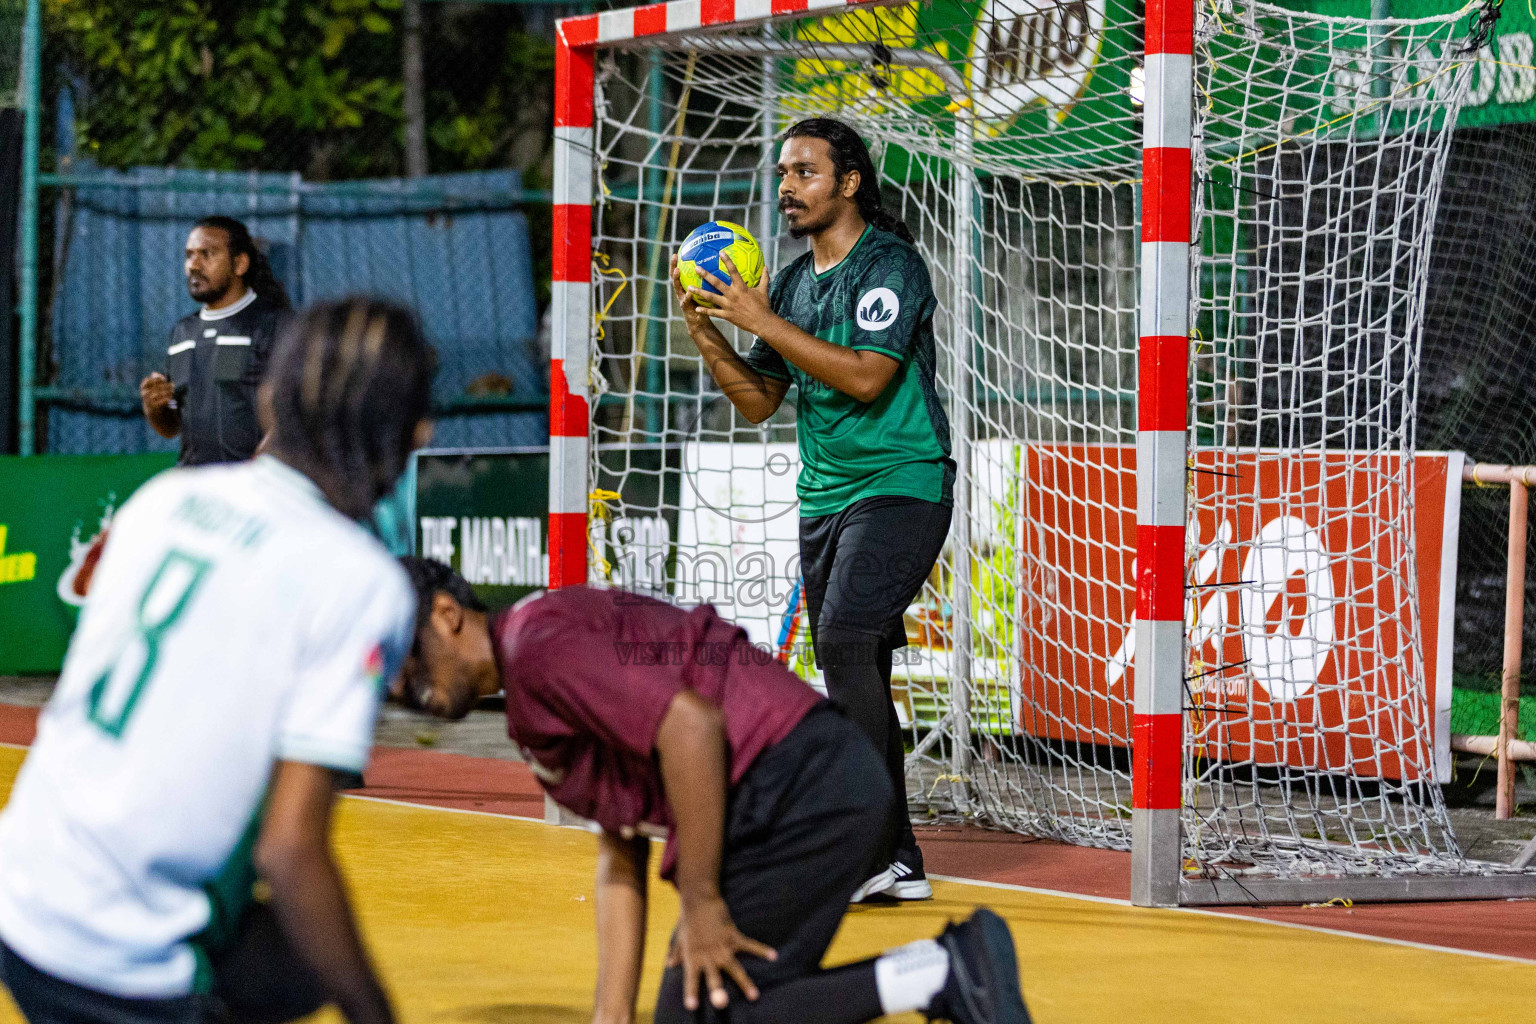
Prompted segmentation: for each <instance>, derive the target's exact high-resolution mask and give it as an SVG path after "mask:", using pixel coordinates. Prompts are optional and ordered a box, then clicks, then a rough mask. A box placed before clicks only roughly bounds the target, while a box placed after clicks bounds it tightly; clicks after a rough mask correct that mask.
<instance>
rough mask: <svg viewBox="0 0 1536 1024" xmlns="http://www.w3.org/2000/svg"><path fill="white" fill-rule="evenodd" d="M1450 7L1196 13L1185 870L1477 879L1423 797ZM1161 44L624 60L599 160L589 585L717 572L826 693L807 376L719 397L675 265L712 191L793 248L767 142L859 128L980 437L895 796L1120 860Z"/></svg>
mask: <svg viewBox="0 0 1536 1024" xmlns="http://www.w3.org/2000/svg"><path fill="white" fill-rule="evenodd" d="M1466 13H1467V12H1463V14H1462V15H1458V16H1447V17H1444V18H1439V19H1430V20H1425V21H1414V22H1407V21H1392V22H1375V23H1367V22H1363V21H1356V20H1343V19H1326V18H1322V17H1318V16H1313V15H1306V14H1299V13H1295V12H1289V11H1285V10H1282V9H1279V8H1275V7H1269V6H1266V5H1262V4H1252V3H1218V4H1215V5H1207V6H1204V7H1202V8H1201V9H1200V10H1199V13H1198V15H1197V20H1198V27H1197V41H1196V49H1197V57H1196V96H1195V115H1196V123H1195V153H1194V167H1195V176H1196V180H1197V195H1196V232H1197V238H1196V242H1195V245H1194V250H1195V256H1194V259H1193V264H1194V265H1193V267H1192V272H1193V277H1192V282H1193V289H1194V295H1195V300H1194V303H1193V306H1194V308H1193V310H1192V313H1193V314H1194V321H1193V322H1194V324H1195V330H1194V331H1193V332H1192V333H1193V335H1194V340H1193V344H1192V348H1193V350H1194V355H1193V357H1192V365H1191V381H1192V385H1193V386H1192V390H1191V423H1192V427H1191V432H1190V437H1189V443H1190V448H1191V457H1190V472H1189V474H1188V488H1189V495H1190V498H1191V501H1190V508H1191V513H1190V519H1189V530H1188V536H1189V557H1188V559H1187V565H1186V567H1185V572H1186V584H1187V586H1188V591H1187V592H1188V594H1189V595H1190V600H1189V601H1188V605H1189V642H1188V654H1189V659H1188V660H1189V670H1188V673H1187V674H1188V676H1189V680H1190V682H1189V685H1188V687H1187V699H1186V722H1185V742H1186V756H1185V762H1186V769H1185V792H1184V805H1185V810H1184V834H1185V846H1186V871H1187V872H1190V873H1194V874H1199V873H1211V872H1219V873H1222V874H1226V875H1231V874H1237V875H1241V874H1242V873H1244V872H1253V873H1259V874H1267V875H1272V876H1273V875H1278V876H1283V877H1293V876H1306V875H1311V874H1317V873H1320V872H1321V873H1326V874H1339V873H1347V872H1352V871H1368V872H1372V873H1395V872H1406V871H1422V870H1435V871H1444V870H1468V869H1469V868H1470V867H1471V866H1470V865H1469V864H1467V862H1464V861H1462V860H1461V858H1460V854H1459V852H1458V851H1457V848H1456V845H1455V841H1454V839H1453V837H1452V836H1451V834H1450V830H1449V825H1448V821H1447V818H1446V815H1445V811H1444V807H1443V805H1442V804H1441V802H1440V796H1439V792H1438V789H1437V787H1436V786H1435V785H1433V784H1432V780H1433V777H1434V770H1435V765H1434V763H1433V761H1434V744H1433V742H1432V733H1431V729H1432V723H1433V719H1434V709H1435V701H1434V699H1433V696H1432V687H1433V685H1434V667H1435V666H1434V663H1433V661H1432V660H1431V659H1428V656H1427V655H1426V650H1425V644H1426V641H1425V636H1424V633H1425V629H1426V623H1425V621H1424V619H1425V618H1426V617H1427V618H1428V619H1430V620H1433V619H1434V618H1435V615H1436V613H1435V612H1434V610H1433V608H1428V610H1425V609H1424V608H1421V603H1422V602H1421V601H1420V578H1419V577H1420V575H1421V574H1422V569H1423V565H1424V564H1425V558H1426V557H1427V556H1425V555H1423V554H1422V552H1424V551H1425V550H1428V549H1429V548H1431V547H1432V548H1433V549H1434V550H1435V551H1438V550H1439V549H1438V543H1436V544H1434V545H1429V544H1426V543H1419V544H1417V545H1416V544H1415V538H1416V529H1418V528H1419V527H1420V526H1421V525H1422V522H1423V517H1422V516H1421V515H1419V513H1418V512H1416V509H1420V508H1421V507H1422V506H1423V505H1424V501H1425V498H1424V495H1425V494H1426V493H1431V494H1432V492H1433V489H1434V487H1435V486H1438V487H1439V488H1440V492H1439V499H1438V500H1440V501H1441V502H1442V503H1443V501H1444V492H1445V479H1444V466H1443V464H1442V463H1426V464H1425V465H1428V466H1429V468H1428V469H1427V470H1425V469H1423V467H1420V471H1418V472H1416V459H1415V453H1414V417H1413V409H1414V397H1415V388H1416V373H1417V361H1418V359H1417V352H1418V345H1419V340H1420V333H1421V326H1422V312H1421V308H1420V307H1421V302H1422V295H1423V282H1424V276H1425V274H1424V263H1425V257H1426V252H1427V248H1428V244H1429V233H1430V229H1431V227H1432V225H1433V221H1434V212H1435V203H1436V197H1437V189H1438V184H1439V180H1440V176H1441V172H1442V164H1443V158H1444V153H1445V148H1446V145H1447V140H1448V137H1449V134H1450V133H1449V130H1448V126H1449V125H1451V124H1452V123H1453V122H1454V113H1455V108H1456V106H1457V104H1458V102H1459V98H1460V96H1461V94H1462V92H1463V91H1464V89H1465V85H1466V82H1465V75H1464V70H1463V65H1464V63H1465V58H1463V57H1461V56H1460V55H1459V53H1460V48H1461V46H1462V41H1463V40H1464V38H1465V36H1466V34H1467V31H1468V20H1467V18H1466ZM1141 33H1142V26H1141V24H1140V20H1139V15H1138V14H1137V9H1136V8H1134V7H1131V6H1128V5H1126V4H1124V3H1120V2H1113V0H1071V2H1065V3H1043V2H1042V3H1039V4H1036V3H1032V2H1030V0H988V2H982V3H980V4H977V3H976V2H974V0H972V2H969V3H951V2H935V3H932V4H926V5H918V4H907V5H901V6H890V7H883V8H868V9H863V10H859V11H856V12H851V13H847V14H841V15H838V16H835V17H830V18H823V19H814V18H808V19H804V20H800V21H788V22H780V23H778V24H776V25H774V26H772V27H771V28H754V29H752V30H750V31H747V30H733V31H725V32H712V33H700V34H698V35H695V36H690V37H671V38H667V39H664V40H660V41H658V40H646V41H642V42H637V43H633V44H628V45H627V46H624V47H607V48H603V49H601V50H600V51H599V58H598V84H597V94H596V106H597V130H596V140H595V147H596V152H595V154H594V166H595V168H596V172H597V177H598V183H599V188H598V204H599V205H598V213H597V220H596V229H595V230H596V241H595V247H596V250H597V254H598V255H597V259H596V263H595V273H594V281H595V283H596V286H597V308H598V309H599V310H600V311H601V316H600V317H599V335H600V337H599V338H598V341H597V342H596V345H595V357H594V365H593V370H592V377H593V385H594V388H595V389H596V390H597V391H598V392H600V393H601V395H600V398H599V399H598V400H597V401H595V402H594V406H593V407H594V415H593V422H592V441H593V449H592V450H593V453H594V455H593V477H592V479H593V482H594V485H595V487H596V488H597V490H598V491H599V492H602V493H600V494H599V498H600V499H602V503H603V504H604V508H603V511H602V514H601V515H595V516H594V517H593V521H592V534H593V536H592V540H593V548H594V552H595V553H596V555H597V557H596V558H595V559H594V561H595V563H596V566H595V568H594V574H596V575H598V576H606V577H607V578H609V579H610V580H612V581H614V582H616V583H619V584H621V585H625V586H631V587H635V588H637V589H642V590H651V591H655V592H659V593H665V594H669V595H671V596H673V597H674V598H676V599H680V600H684V601H690V600H712V601H714V602H715V603H716V604H717V605H718V606H719V607H720V609H721V611H722V613H723V614H726V615H728V616H731V617H734V618H735V619H737V620H738V621H740V622H742V623H743V624H744V625H746V626H747V628H748V629H749V631H750V632H751V633H752V635H753V637H754V639H756V640H758V641H760V642H762V643H764V644H767V645H775V646H779V647H780V648H781V649H782V651H783V653H784V655H785V656H786V657H787V658H788V659H789V660H790V661H791V663H792V664H794V665H795V666H796V667H797V668H798V669H800V670H801V671H802V672H803V673H804V674H806V675H807V676H808V677H809V678H811V679H812V680H813V681H815V680H816V678H817V677H816V672H815V668H814V665H813V664H812V663H811V659H810V658H809V657H808V651H807V650H806V648H805V646H804V644H805V643H806V637H807V631H806V629H805V625H804V621H803V615H801V616H800V617H799V618H797V616H796V612H795V607H796V602H797V592H796V582H797V579H798V568H797V564H796V553H797V549H796V536H797V533H796V531H797V521H796V520H797V509H796V503H795V494H794V479H795V474H796V472H797V470H798V465H799V463H798V454H797V451H796V447H795V444H794V441H795V433H794V408H793V405H794V398H795V395H794V394H793V392H792V393H791V395H790V396H789V399H788V400H787V401H786V403H785V406H784V408H782V409H781V410H780V412H779V414H778V415H777V416H776V417H775V418H774V419H773V420H771V421H770V422H769V423H766V424H764V425H763V426H761V427H755V426H751V425H749V424H747V423H746V422H745V421H744V420H742V419H741V418H740V417H738V416H736V414H735V413H734V410H733V409H732V407H731V405H730V403H729V402H728V401H726V400H725V399H724V397H723V396H721V394H720V393H719V391H718V389H717V388H716V387H715V385H714V383H713V381H712V379H711V377H710V375H709V373H708V372H707V370H705V369H704V367H703V366H702V365H701V363H700V360H699V358H698V354H697V352H696V350H695V349H694V347H693V345H692V343H691V342H690V341H689V339H688V337H687V334H686V332H685V330H684V328H683V324H682V321H681V318H680V316H679V315H678V313H677V311H676V310H675V309H674V306H673V302H672V299H671V295H670V292H669V290H668V286H667V282H666V268H667V263H668V259H669V257H670V255H671V253H672V252H674V251H675V250H676V248H677V246H678V245H679V243H680V242H681V240H682V239H683V237H684V236H686V235H687V233H688V232H689V231H690V230H691V229H692V228H694V227H696V226H698V225H699V224H701V223H704V222H705V221H708V220H712V219H726V220H732V221H736V222H739V223H743V224H746V225H747V226H748V227H749V228H751V230H753V231H754V232H755V233H757V235H758V237H759V239H760V241H761V242H762V244H763V248H764V251H765V255H766V259H767V265H768V267H769V268H770V270H771V271H772V270H777V269H779V268H781V267H783V266H784V265H785V264H786V263H787V262H788V261H789V259H791V258H792V257H793V256H794V255H795V254H797V253H798V252H799V251H801V250H800V249H799V248H798V247H799V246H800V245H802V244H803V243H798V242H794V241H792V240H790V239H789V238H788V237H787V236H785V237H781V236H780V234H779V228H780V225H779V221H778V217H777V214H776V212H775V211H774V206H773V200H774V191H775V188H776V181H775V180H774V177H773V174H772V165H773V162H774V160H775V158H776V155H777V145H776V142H775V137H776V136H777V134H778V133H779V132H780V131H782V130H783V128H784V127H786V126H787V125H788V124H789V123H790V122H791V121H793V120H796V119H798V118H800V117H803V116H810V115H814V114H830V115H833V116H837V117H840V118H843V119H845V120H848V121H850V122H852V123H853V124H854V125H856V126H857V127H858V128H859V129H860V131H861V132H862V133H863V134H864V135H865V137H866V138H867V139H869V140H870V141H871V142H872V143H873V146H874V149H875V155H876V162H877V165H878V166H880V168H881V173H882V176H883V185H884V187H885V193H886V206H887V208H888V209H890V210H892V212H894V213H896V214H897V215H899V216H900V217H902V218H903V219H904V220H905V221H906V223H907V224H908V226H909V227H910V228H911V229H912V231H913V234H914V235H915V236H916V238H917V240H918V243H919V247H920V248H921V250H922V251H923V253H924V254H925V256H926V257H927V259H928V263H929V266H930V270H931V272H932V277H933V282H934V288H935V292H936V294H937V297H938V301H939V313H938V315H937V317H936V321H935V330H936V334H937V336H938V339H939V345H940V357H939V377H940V381H939V386H940V390H941V392H942V394H943V396H944V401H945V403H946V406H947V409H948V411H949V416H950V420H951V423H952V426H953V429H954V433H955V457H956V460H957V463H958V465H959V472H958V476H957V484H956V497H955V501H956V508H955V525H954V527H953V529H952V533H951V537H950V543H949V545H948V547H947V548H946V550H945V553H944V555H943V557H942V558H941V560H940V564H939V565H938V567H937V568H936V569H935V571H934V573H933V575H932V577H931V578H930V580H929V584H928V587H927V588H926V590H925V592H924V593H923V595H922V596H921V597H920V599H919V601H918V602H917V603H916V604H914V606H913V607H912V609H911V610H910V612H909V614H908V616H907V632H908V636H909V640H910V642H911V646H910V647H908V648H907V650H906V651H905V652H903V653H899V654H898V662H897V666H896V672H895V676H896V678H895V683H894V686H895V690H896V694H897V701H898V707H899V710H900V712H901V714H902V715H903V717H904V721H905V722H907V723H908V725H909V727H910V730H911V732H910V736H909V739H910V742H911V744H912V756H911V757H910V758H909V765H910V766H911V771H910V773H909V787H908V798H909V802H910V803H911V805H912V806H913V808H914V810H915V811H916V812H918V813H919V814H921V813H932V814H953V813H959V814H964V815H968V816H972V817H974V818H977V819H979V820H982V821H985V822H989V823H993V824H996V825H999V826H1002V827H1006V828H1010V829H1016V830H1019V831H1026V832H1030V833H1034V834H1039V835H1045V836H1052V837H1057V838H1061V839H1065V840H1068V841H1071V842H1075V843H1086V844H1092V845H1099V846H1107V847H1115V848H1125V847H1127V846H1128V845H1129V826H1130V808H1131V771H1130V747H1131V742H1132V730H1131V699H1130V693H1131V689H1130V687H1131V683H1132V678H1131V676H1132V672H1131V665H1132V663H1133V656H1134V631H1133V629H1132V623H1133V620H1134V617H1135V583H1134V576H1133V572H1134V569H1133V564H1132V563H1133V558H1134V553H1135V540H1136V538H1135V515H1136V509H1135V505H1136V481H1135V441H1136V428H1137V421H1136V373H1137V368H1136V366H1137V364H1136V353H1137V335H1138V328H1137V307H1138V288H1139V281H1138V274H1137V266H1138V262H1139V243H1138V234H1137V231H1138V226H1139V219H1140V201H1141V197H1140V174H1141V124H1140V121H1141V111H1142V100H1143V97H1142V90H1143V88H1144V84H1143V77H1144V76H1143V72H1142V65H1143V60H1142V52H1141ZM724 329H725V330H726V333H727V337H731V335H732V331H733V329H732V328H730V327H728V326H724ZM732 340H733V341H734V342H735V344H736V345H737V348H738V350H739V351H745V349H746V347H747V346H748V345H749V344H750V341H751V339H749V338H746V337H734V338H732ZM1437 467H1438V468H1437ZM1437 472H1438V473H1439V475H1438V476H1436V473H1437ZM1416 517H1417V518H1416ZM1435 526H1436V528H1437V529H1438V519H1437V520H1435ZM1416 552H1419V553H1420V554H1419V555H1418V558H1417V563H1416ZM1436 558H1438V556H1436ZM1433 568H1434V571H1435V572H1438V571H1439V563H1438V561H1435V562H1434V566H1433ZM1447 685H1448V684H1447Z"/></svg>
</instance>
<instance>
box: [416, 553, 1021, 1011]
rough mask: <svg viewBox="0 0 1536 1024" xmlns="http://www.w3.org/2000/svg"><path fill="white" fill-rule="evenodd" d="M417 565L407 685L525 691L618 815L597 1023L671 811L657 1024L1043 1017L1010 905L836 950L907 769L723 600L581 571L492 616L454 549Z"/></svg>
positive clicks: (599, 799) (539, 729)
mask: <svg viewBox="0 0 1536 1024" xmlns="http://www.w3.org/2000/svg"><path fill="white" fill-rule="evenodd" d="M404 562H405V565H406V568H407V569H408V571H409V572H410V574H411V578H412V579H413V580H414V582H415V584H416V589H417V595H418V598H419V600H420V608H419V611H418V617H417V634H416V647H415V650H414V651H413V652H412V654H411V657H410V659H409V660H408V661H407V664H406V669H405V681H404V683H403V688H402V689H403V692H402V693H401V694H400V695H401V696H402V697H403V698H404V699H405V700H406V702H407V703H410V704H413V705H415V706H417V707H421V708H424V709H426V710H428V711H431V712H432V713H433V714H437V715H441V716H443V717H447V718H460V717H463V715H464V714H466V713H467V712H468V710H469V708H470V707H471V706H472V705H473V704H474V702H475V701H476V700H477V699H478V698H479V697H481V696H485V695H489V694H492V693H495V692H496V691H497V690H504V691H505V693H506V701H507V729H508V732H509V733H510V734H511V736H512V739H513V740H514V741H515V742H516V743H517V744H518V746H519V747H520V748H521V749H522V751H523V754H524V756H525V758H526V759H527V762H528V766H529V767H530V768H531V769H532V770H533V772H534V774H535V775H536V776H537V777H538V779H539V781H540V782H541V783H542V784H543V786H544V789H545V790H546V791H547V792H548V793H549V794H550V796H551V797H553V798H554V799H555V801H556V802H558V803H559V804H561V805H562V806H563V807H565V808H567V809H568V810H570V811H572V812H573V813H575V814H577V815H579V816H581V817H583V818H586V819H588V820H590V821H593V822H596V823H597V824H598V825H599V826H600V827H601V829H602V840H601V846H600V848H599V852H598V868H597V948H598V965H597V997H596V1009H595V1012H594V1017H593V1019H594V1021H595V1022H598V1024H610V1022H611V1024H629V1022H631V1021H633V1020H634V1018H635V997H636V993H637V991H638V990H639V987H640V965H641V955H642V953H643V952H644V943H645V915H646V877H647V876H646V867H647V862H648V860H649V857H650V843H649V842H648V841H647V840H646V839H645V838H644V836H643V833H645V832H646V831H649V830H654V831H656V832H658V833H660V832H665V833H666V834H667V836H668V839H667V846H666V851H665V853H664V854H663V855H662V865H661V875H662V877H663V878H666V879H669V880H670V881H671V882H672V883H673V884H674V885H675V886H676V887H677V891H678V896H679V898H680V901H681V903H682V916H681V918H680V919H679V921H678V923H677V930H676V932H675V933H674V935H673V940H672V949H671V952H670V954H669V956H668V958H667V963H668V966H667V970H666V973H665V974H664V975H663V976H662V981H661V994H660V997H659V999H658V1000H657V1005H656V1015H655V1018H654V1020H655V1024H682V1022H684V1021H689V1020H720V1021H724V1020H729V1021H731V1022H733V1024H755V1022H764V1024H768V1022H774V1024H862V1022H864V1021H869V1020H873V1019H875V1018H876V1017H879V1016H881V1015H883V1014H888V1013H905V1012H910V1011H914V1010H916V1011H921V1012H923V1013H925V1014H926V1015H927V1016H928V1017H929V1018H930V1019H932V1018H942V1019H945V1020H950V1021H954V1022H956V1024H1027V1022H1028V1020H1029V1014H1028V1013H1027V1011H1026V1010H1025V1008H1024V1002H1023V999H1022V997H1021V995H1020V993H1019V975H1018V965H1017V962H1016V960H1015V957H1014V949H1013V939H1012V936H1011V935H1010V934H1009V932H1008V927H1007V925H1005V924H1004V923H1003V921H1002V919H1001V918H999V917H998V916H997V915H996V914H993V913H992V912H991V911H990V910H985V909H983V910H978V911H977V912H976V913H975V914H974V915H972V917H971V918H970V920H968V921H966V922H965V923H964V924H960V925H950V926H948V927H946V928H945V929H944V932H943V934H942V935H940V936H939V937H938V938H937V940H924V941H921V942H915V943H912V944H911V945H908V946H904V947H902V948H900V949H896V950H892V951H890V952H888V953H886V954H885V955H883V956H880V957H877V958H875V959H872V960H865V961H862V962H860V963H856V964H849V965H847V966H845V967H838V968H834V969H832V970H826V971H824V970H822V969H821V960H822V957H823V956H824V955H825V953H826V951H827V946H828V945H829V944H830V943H831V942H832V936H833V935H834V934H835V933H836V932H837V926H838V924H839V922H840V921H841V920H842V917H843V913H844V911H845V910H846V909H847V906H848V897H849V896H850V895H851V894H852V893H853V891H854V890H855V889H856V888H858V886H859V885H860V884H861V883H862V882H863V881H864V880H865V879H866V878H868V877H869V875H870V873H871V871H872V870H873V869H874V868H875V866H876V864H877V862H878V861H879V860H880V859H881V858H882V857H884V856H885V855H886V854H887V852H888V851H887V847H888V845H889V843H890V837H891V834H892V830H893V829H894V828H895V825H896V817H895V810H896V808H895V797H894V794H893V792H892V789H891V783H890V779H889V778H888V777H887V773H886V770H885V766H884V764H883V762H882V761H881V759H880V757H879V755H878V754H876V753H875V750H874V747H873V746H871V744H870V742H869V740H868V739H867V738H866V737H865V736H864V734H863V732H861V731H860V730H859V728H858V727H857V726H855V725H853V724H852V723H851V722H849V721H848V720H847V719H845V718H844V717H843V716H842V714H841V713H840V712H838V711H836V710H834V709H833V708H832V706H830V705H828V704H827V703H826V702H825V701H823V700H822V699H821V698H820V697H818V696H817V695H816V693H815V691H813V690H811V689H810V687H808V686H806V685H805V684H804V683H803V682H801V681H800V680H799V679H798V678H797V677H796V676H795V675H794V674H793V673H791V672H790V671H789V670H788V669H786V668H784V667H783V666H782V665H780V664H779V663H778V662H776V661H773V660H771V659H770V658H769V657H768V656H767V655H766V654H765V653H764V652H762V651H760V650H759V649H758V648H757V647H754V646H753V645H752V644H751V643H750V642H748V640H747V637H746V634H745V633H744V632H742V630H740V629H739V628H737V627H736V626H734V625H732V624H731V623H729V622H726V621H723V620H722V619H720V618H718V617H717V616H716V614H715V610H714V609H713V608H712V607H709V606H703V607H699V608H694V609H692V610H688V611H685V610H683V609H680V608H675V607H673V606H672V605H669V604H664V603H662V602H660V601H654V600H651V599H649V598H644V597H639V596H637V595H635V594H631V593H627V592H624V591H614V590H593V589H590V588H587V587H573V588H569V589H566V590H559V591H554V592H552V593H549V594H546V595H543V596H539V597H534V598H531V599H528V600H525V601H524V602H522V603H521V604H519V605H518V606H517V607H516V608H514V609H512V610H511V611H510V612H503V613H501V614H499V615H496V616H494V617H491V616H488V615H487V614H486V612H485V609H484V607H483V606H482V605H481V604H480V602H479V601H477V600H476V599H475V596H474V593H473V592H472V591H471V590H470V588H469V585H468V584H467V583H465V582H464V580H463V579H461V578H460V577H458V576H457V575H455V574H454V573H453V572H452V571H451V570H449V569H448V568H446V567H445V566H443V565H441V564H440V563H437V562H430V561H423V560H421V559H413V558H408V559H404ZM738 956H739V957H740V959H738ZM701 978H702V980H703V985H704V988H705V990H706V991H705V993H704V994H703V998H701V997H700V993H699V983H700V979H701ZM727 1008H729V1012H728V1013H726V1012H721V1011H726V1010H727Z"/></svg>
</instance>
